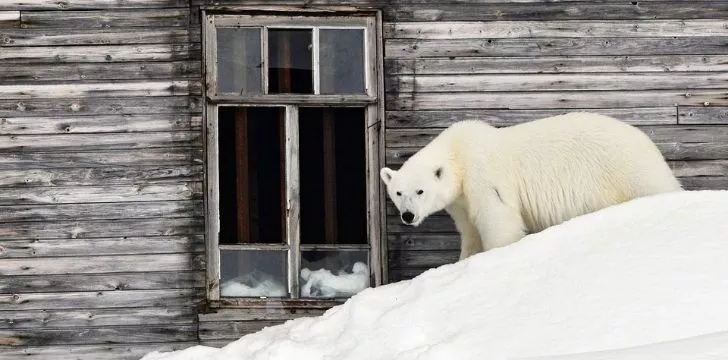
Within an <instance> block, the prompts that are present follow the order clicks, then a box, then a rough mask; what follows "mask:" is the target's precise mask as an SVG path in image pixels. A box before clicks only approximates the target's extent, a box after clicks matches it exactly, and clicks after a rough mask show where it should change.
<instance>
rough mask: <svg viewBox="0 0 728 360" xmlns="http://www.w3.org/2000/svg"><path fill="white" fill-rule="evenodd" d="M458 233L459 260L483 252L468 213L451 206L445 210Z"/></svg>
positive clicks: (478, 236) (465, 210)
mask: <svg viewBox="0 0 728 360" xmlns="http://www.w3.org/2000/svg"><path fill="white" fill-rule="evenodd" d="M445 211H447V213H448V214H450V217H452V219H453V221H454V222H455V228H456V229H457V230H458V232H459V233H460V260H463V259H465V258H467V257H469V256H471V255H474V254H477V253H479V252H482V251H483V244H482V241H481V240H480V234H478V229H477V228H476V227H475V226H474V225H473V223H471V222H470V217H469V216H468V211H467V209H465V208H464V207H462V206H459V205H451V206H449V207H447V208H446V209H445Z"/></svg>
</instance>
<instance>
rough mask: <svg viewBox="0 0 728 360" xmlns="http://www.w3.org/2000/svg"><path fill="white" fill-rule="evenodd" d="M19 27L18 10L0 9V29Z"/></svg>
mask: <svg viewBox="0 0 728 360" xmlns="http://www.w3.org/2000/svg"><path fill="white" fill-rule="evenodd" d="M17 27H20V11H0V29H8V28H17Z"/></svg>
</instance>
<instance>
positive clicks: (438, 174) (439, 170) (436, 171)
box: [435, 167, 442, 179]
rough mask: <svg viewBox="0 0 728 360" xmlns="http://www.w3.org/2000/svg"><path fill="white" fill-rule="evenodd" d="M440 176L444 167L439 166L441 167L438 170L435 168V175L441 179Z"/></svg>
mask: <svg viewBox="0 0 728 360" xmlns="http://www.w3.org/2000/svg"><path fill="white" fill-rule="evenodd" d="M440 176H442V168H441V167H439V168H437V170H435V177H437V178H438V179H439V178H440Z"/></svg>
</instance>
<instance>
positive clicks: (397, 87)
mask: <svg viewBox="0 0 728 360" xmlns="http://www.w3.org/2000/svg"><path fill="white" fill-rule="evenodd" d="M727 74H728V73H719V72H716V73H712V72H711V73H705V72H704V73H692V72H685V73H672V72H671V73H604V74H534V75H525V74H509V75H481V74H462V75H399V76H391V77H388V78H387V91H389V92H399V93H409V92H415V91H416V92H419V93H426V92H446V91H447V92H474V91H477V92H505V91H560V90H563V91H576V90H589V91H594V90H628V91H635V90H671V89H725V88H726V87H727V86H728V75H727ZM0 91H1V90H0Z"/></svg>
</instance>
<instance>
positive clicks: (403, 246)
mask: <svg viewBox="0 0 728 360" xmlns="http://www.w3.org/2000/svg"><path fill="white" fill-rule="evenodd" d="M387 246H388V249H389V251H412V250H417V251H422V250H449V251H456V250H458V251H459V250H460V236H459V235H458V234H441V233H438V234H391V235H389V236H387Z"/></svg>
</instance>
